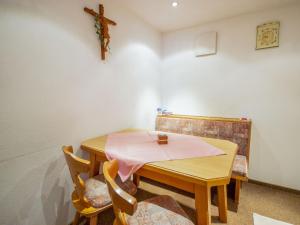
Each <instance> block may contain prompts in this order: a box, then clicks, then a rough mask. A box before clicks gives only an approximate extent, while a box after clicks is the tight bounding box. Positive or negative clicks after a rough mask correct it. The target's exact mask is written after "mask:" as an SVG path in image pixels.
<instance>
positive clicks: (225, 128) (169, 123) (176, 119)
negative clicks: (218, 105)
mask: <svg viewBox="0 0 300 225" xmlns="http://www.w3.org/2000/svg"><path fill="white" fill-rule="evenodd" d="M155 129H156V130H157V131H165V132H172V133H180V134H188V135H195V136H202V137H210V138H218V139H224V140H229V141H232V142H234V143H236V144H238V146H239V149H238V153H237V156H236V158H235V161H234V164H233V168H232V179H233V181H234V182H235V195H234V201H235V203H236V204H237V205H238V203H239V198H240V188H241V183H242V181H247V180H248V165H249V150H250V138H251V120H250V119H240V118H221V117H203V116H186V115H167V116H164V115H162V116H160V115H159V116H157V118H156V126H155Z"/></svg>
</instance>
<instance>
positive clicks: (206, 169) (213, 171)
mask: <svg viewBox="0 0 300 225" xmlns="http://www.w3.org/2000/svg"><path fill="white" fill-rule="evenodd" d="M132 131H134V130H133V129H129V130H126V131H122V132H132ZM199 138H200V137H199ZM201 138H202V139H203V140H204V141H206V142H207V143H209V144H211V145H213V146H215V147H217V148H220V149H222V150H223V151H224V152H225V155H218V156H208V157H200V158H189V159H179V160H170V161H160V162H152V163H147V164H145V165H144V166H143V167H142V169H147V170H150V171H156V172H158V171H159V172H161V173H162V174H163V173H165V174H168V175H170V174H173V175H174V176H176V177H182V178H183V179H185V178H188V179H189V180H193V181H195V182H197V181H199V183H203V182H205V183H209V182H212V183H215V184H216V183H218V182H221V183H222V182H223V181H225V180H229V179H230V177H231V171H232V165H233V161H234V158H235V155H236V152H237V149H238V145H237V144H235V143H233V142H230V141H226V140H221V139H214V138H204V137H201ZM106 139H107V135H104V136H99V137H96V138H92V139H89V140H86V141H83V142H82V143H81V148H82V149H83V150H85V151H88V152H91V153H94V154H96V155H101V156H103V155H104V154H105V144H106Z"/></svg>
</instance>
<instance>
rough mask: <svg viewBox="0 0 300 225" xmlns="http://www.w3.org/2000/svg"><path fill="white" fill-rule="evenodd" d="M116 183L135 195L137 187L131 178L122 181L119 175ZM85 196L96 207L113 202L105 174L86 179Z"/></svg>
mask: <svg viewBox="0 0 300 225" xmlns="http://www.w3.org/2000/svg"><path fill="white" fill-rule="evenodd" d="M116 183H117V184H118V185H119V187H121V188H122V189H123V190H124V191H126V192H127V193H128V194H130V195H134V194H135V193H136V192H137V188H136V186H135V185H134V183H133V182H132V181H131V180H127V181H125V182H122V181H121V178H120V177H119V176H117V177H116ZM85 197H86V199H87V200H88V201H89V203H90V204H91V205H92V206H93V207H94V208H101V207H104V206H106V205H109V204H111V199H110V197H109V193H108V189H107V186H106V183H105V181H104V175H103V174H99V175H97V176H95V177H92V178H89V179H88V180H86V181H85Z"/></svg>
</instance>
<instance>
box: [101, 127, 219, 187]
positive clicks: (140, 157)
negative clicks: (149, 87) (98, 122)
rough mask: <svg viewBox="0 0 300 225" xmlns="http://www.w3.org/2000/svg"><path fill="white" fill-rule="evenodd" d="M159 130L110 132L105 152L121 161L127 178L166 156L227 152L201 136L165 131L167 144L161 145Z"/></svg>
mask: <svg viewBox="0 0 300 225" xmlns="http://www.w3.org/2000/svg"><path fill="white" fill-rule="evenodd" d="M158 133H162V132H156V131H151V132H147V131H137V132H127V133H112V134H109V135H108V137H107V141H106V146H105V154H106V157H107V158H108V159H109V160H113V159H117V160H118V162H119V175H120V177H121V180H122V181H123V182H124V181H126V180H127V179H128V178H129V177H130V176H131V175H132V174H134V173H135V172H136V171H137V170H138V169H139V168H141V167H142V166H143V165H144V164H146V163H149V162H157V161H164V160H175V159H186V158H195V157H205V156H216V155H222V154H224V151H222V150H221V149H218V148H216V147H214V146H212V145H210V144H208V143H207V142H205V141H203V140H202V139H201V138H200V137H195V136H191V135H183V134H174V133H166V132H164V134H167V135H168V144H166V145H159V144H158V143H157V142H156V140H157V134H158Z"/></svg>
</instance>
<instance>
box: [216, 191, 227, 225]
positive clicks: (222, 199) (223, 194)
mask: <svg viewBox="0 0 300 225" xmlns="http://www.w3.org/2000/svg"><path fill="white" fill-rule="evenodd" d="M218 207H219V218H220V221H221V222H222V223H227V186H226V185H221V186H218Z"/></svg>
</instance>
